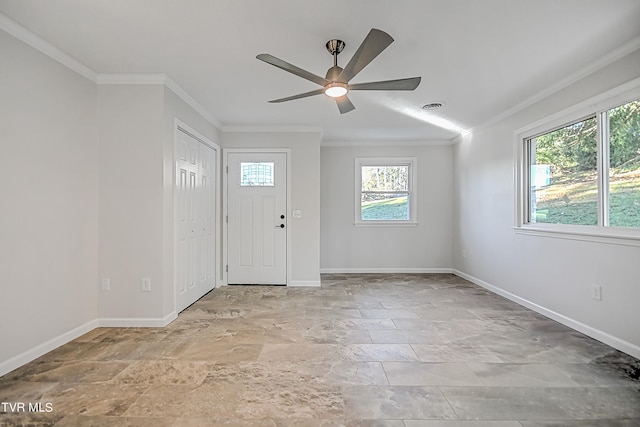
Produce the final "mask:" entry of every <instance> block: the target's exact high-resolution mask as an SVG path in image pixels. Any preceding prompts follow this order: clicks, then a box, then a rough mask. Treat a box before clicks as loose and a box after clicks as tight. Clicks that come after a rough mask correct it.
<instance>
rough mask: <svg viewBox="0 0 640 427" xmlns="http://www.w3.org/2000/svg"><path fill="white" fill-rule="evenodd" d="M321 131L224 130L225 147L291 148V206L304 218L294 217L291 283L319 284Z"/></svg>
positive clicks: (223, 146)
mask: <svg viewBox="0 0 640 427" xmlns="http://www.w3.org/2000/svg"><path fill="white" fill-rule="evenodd" d="M320 137H321V134H320V132H319V131H318V132H313V131H300V132H276V131H274V132H270V131H234V132H229V131H223V133H222V144H221V145H222V148H223V150H224V149H225V148H289V149H291V169H292V170H291V172H290V173H291V183H292V184H291V187H292V188H291V206H290V207H289V215H291V211H292V210H294V209H299V210H301V211H302V218H299V219H293V218H292V219H291V221H289V230H290V233H291V258H290V259H291V278H290V280H289V283H290V284H292V285H302V286H305V285H315V286H317V285H319V284H320Z"/></svg>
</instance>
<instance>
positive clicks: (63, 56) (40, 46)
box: [0, 13, 222, 129]
mask: <svg viewBox="0 0 640 427" xmlns="http://www.w3.org/2000/svg"><path fill="white" fill-rule="evenodd" d="M0 29H2V30H3V31H5V32H7V33H8V34H10V35H12V36H13V37H15V38H17V39H18V40H20V41H22V42H24V43H26V44H27V45H29V46H31V47H32V48H34V49H36V50H38V51H40V52H42V53H43V54H45V55H47V56H48V57H49V58H51V59H53V60H55V61H58V62H59V63H60V64H62V65H64V66H65V67H67V68H69V69H70V70H72V71H75V72H76V73H78V74H80V75H81V76H83V77H85V78H87V79H89V80H91V81H92V82H94V83H95V84H98V85H164V86H166V87H167V88H168V89H170V90H171V91H172V92H173V93H175V94H176V95H177V96H178V97H179V98H180V99H182V100H183V101H184V102H186V103H187V104H188V105H189V106H190V107H191V108H193V109H194V110H195V111H196V112H198V114H200V115H201V116H202V117H204V118H205V119H206V120H207V121H209V123H211V124H212V125H213V126H215V127H216V128H218V129H222V123H220V122H219V121H218V120H217V119H216V118H215V117H213V116H212V115H211V113H210V112H209V111H208V110H207V109H206V108H204V107H203V106H202V104H200V103H199V102H198V101H196V100H195V99H194V98H193V97H192V96H191V95H189V94H188V93H187V92H186V91H185V90H184V89H182V88H181V87H180V86H179V85H178V84H177V83H176V82H175V81H173V79H171V78H170V77H169V76H167V75H166V74H162V73H149V74H99V73H97V72H95V71H94V70H92V69H91V68H89V67H87V66H86V65H84V64H83V63H82V62H80V61H78V60H77V59H75V58H74V57H72V56H71V55H69V54H68V53H66V52H64V51H63V50H61V49H59V48H57V47H56V46H54V45H52V44H51V43H49V42H48V41H46V40H44V39H43V38H42V37H40V36H38V35H36V34H34V33H33V32H31V31H30V30H28V29H27V28H25V27H23V26H22V25H20V24H18V23H17V22H16V21H14V20H12V19H11V18H9V17H8V16H6V15H4V14H3V13H0Z"/></svg>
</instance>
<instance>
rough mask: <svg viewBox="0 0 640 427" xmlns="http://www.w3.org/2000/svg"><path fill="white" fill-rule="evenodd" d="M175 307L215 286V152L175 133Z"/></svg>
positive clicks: (186, 302)
mask: <svg viewBox="0 0 640 427" xmlns="http://www.w3.org/2000/svg"><path fill="white" fill-rule="evenodd" d="M175 144H176V189H175V218H176V222H175V233H176V253H175V281H176V310H177V311H178V312H180V311H182V310H184V309H185V308H187V307H188V306H189V305H191V304H193V303H194V302H195V301H196V300H198V298H200V297H201V296H202V295H204V294H206V293H207V292H209V291H210V290H211V289H213V288H214V287H215V257H216V254H215V241H216V238H215V237H216V214H215V213H216V155H217V152H216V151H215V150H214V149H212V148H211V147H209V146H207V145H205V144H203V143H202V142H200V141H198V140H197V139H195V138H194V137H193V136H191V135H189V134H187V133H185V132H183V131H182V130H180V129H178V131H177V132H176V142H175Z"/></svg>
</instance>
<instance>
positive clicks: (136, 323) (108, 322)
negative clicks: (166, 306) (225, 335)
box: [0, 312, 178, 376]
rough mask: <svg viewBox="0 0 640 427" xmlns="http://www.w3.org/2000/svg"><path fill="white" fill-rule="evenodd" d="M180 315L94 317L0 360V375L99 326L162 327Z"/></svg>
mask: <svg viewBox="0 0 640 427" xmlns="http://www.w3.org/2000/svg"><path fill="white" fill-rule="evenodd" d="M177 317H178V314H177V313H176V312H173V313H170V314H169V315H167V316H165V317H164V318H146V319H136V318H130V319H128V318H120V319H117V318H102V319H94V320H91V321H89V322H87V323H85V324H84V325H81V326H78V327H77V328H74V329H72V330H70V331H68V332H65V333H63V334H61V335H59V336H57V337H55V338H52V339H50V340H48V341H46V342H44V343H42V344H39V345H37V346H35V347H33V348H32V349H30V350H27V351H25V352H24V353H21V354H18V355H16V356H14V357H12V358H10V359H8V360H5V361H2V362H0V376H2V375H5V374H8V373H9V372H11V371H13V370H14V369H17V368H19V367H20V366H22V365H25V364H27V363H29V362H31V361H32V360H35V359H37V358H38V357H40V356H43V355H45V354H47V353H48V352H50V351H52V350H55V349H56V348H58V347H60V346H62V345H64V344H66V343H68V342H70V341H73V340H74V339H76V338H78V337H81V336H82V335H84V334H86V333H87V332H90V331H92V330H94V329H95V328H99V327H105V328H108V327H111V328H116V327H117V328H134V327H140V328H145V327H147V328H149V327H151V328H161V327H164V326H167V325H168V324H169V323H171V322H173V321H174V320H175V319H176V318H177Z"/></svg>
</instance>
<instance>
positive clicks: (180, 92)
mask: <svg viewBox="0 0 640 427" xmlns="http://www.w3.org/2000/svg"><path fill="white" fill-rule="evenodd" d="M164 85H165V86H166V87H167V88H168V89H169V90H171V91H172V92H173V93H175V94H176V95H177V96H178V97H179V98H180V99H182V100H183V101H184V102H186V103H187V105H189V106H190V107H191V108H193V109H194V110H196V112H198V114H200V115H201V116H202V117H204V118H205V119H206V120H207V121H209V123H211V124H212V125H214V126H215V127H216V128H217V129H218V130H221V129H222V128H223V127H224V126H222V123H220V121H218V119H216V118H215V117H213V115H212V114H211V113H210V112H209V110H207V109H206V108H205V107H203V106H202V104H200V103H199V102H198V101H196V100H195V99H194V98H193V97H192V96H191V95H189V94H188V93H187V91H185V90H184V89H182V87H180V86H179V85H178V84H177V83H176V82H175V81H174V80H173V79H172V78H171V77H169V76H167V75H165V79H164Z"/></svg>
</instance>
